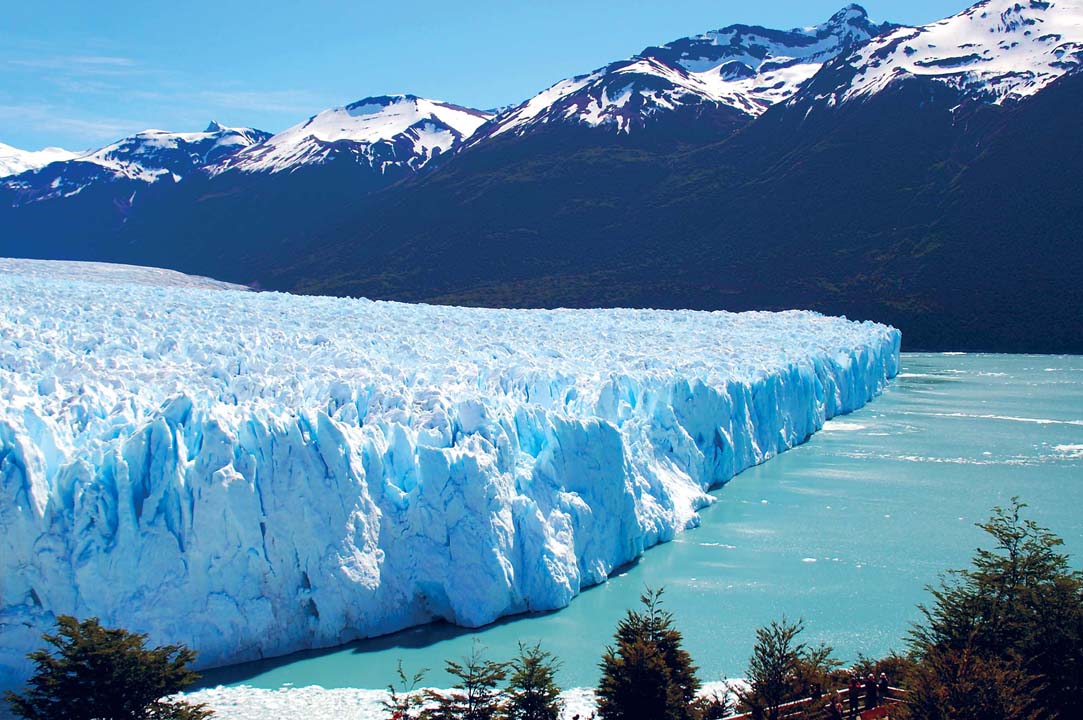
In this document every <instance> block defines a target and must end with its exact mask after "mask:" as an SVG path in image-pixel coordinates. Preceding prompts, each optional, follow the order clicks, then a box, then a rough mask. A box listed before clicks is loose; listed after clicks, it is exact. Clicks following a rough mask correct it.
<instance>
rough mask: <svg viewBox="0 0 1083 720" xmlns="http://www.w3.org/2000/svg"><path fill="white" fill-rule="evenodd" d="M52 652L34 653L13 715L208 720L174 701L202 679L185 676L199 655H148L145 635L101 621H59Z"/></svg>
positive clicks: (50, 639) (166, 650)
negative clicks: (172, 698) (105, 625)
mask: <svg viewBox="0 0 1083 720" xmlns="http://www.w3.org/2000/svg"><path fill="white" fill-rule="evenodd" d="M56 624H57V632H56V634H55V635H49V634H45V635H43V636H42V637H43V639H44V640H45V642H46V643H48V644H49V645H51V646H52V649H43V650H38V651H36V652H33V653H30V654H29V655H28V657H29V658H30V659H31V660H33V661H34V664H35V665H36V666H37V670H36V671H35V673H34V675H33V677H31V678H30V680H29V682H28V683H27V690H26V691H25V692H24V693H23V694H22V695H18V694H15V693H13V692H8V693H7V701H8V703H9V704H10V705H11V709H12V711H13V712H14V713H15V714H16V715H17V716H19V717H23V718H28V719H29V720H59V719H60V718H64V719H65V720H203V719H204V718H208V717H210V716H211V712H210V711H209V710H207V709H206V708H205V707H204V706H202V705H192V704H189V703H185V702H179V701H170V700H166V699H165V698H167V697H169V696H171V695H174V694H176V693H178V692H180V691H181V690H183V689H184V688H186V687H188V686H189V685H191V684H192V683H193V682H195V681H196V680H197V679H198V678H199V676H198V675H197V674H196V673H194V672H192V671H191V670H189V669H188V665H189V664H190V663H191V662H193V661H194V660H195V653H194V652H192V651H191V650H189V649H188V648H185V647H183V646H180V645H166V646H164V647H157V648H152V649H147V648H146V640H147V636H146V635H142V634H138V633H131V632H128V631H127V630H121V629H109V628H103V627H102V626H101V624H100V623H99V622H98V619H97V618H90V619H89V620H85V621H83V622H79V621H78V620H76V619H75V618H73V617H71V616H69V615H61V616H60V617H58V618H57V621H56Z"/></svg>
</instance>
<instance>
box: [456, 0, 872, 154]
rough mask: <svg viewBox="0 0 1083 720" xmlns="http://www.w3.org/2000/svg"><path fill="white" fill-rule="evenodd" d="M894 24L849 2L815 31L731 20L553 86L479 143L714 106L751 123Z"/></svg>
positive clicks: (622, 126)
mask: <svg viewBox="0 0 1083 720" xmlns="http://www.w3.org/2000/svg"><path fill="white" fill-rule="evenodd" d="M892 27H894V26H892V25H888V24H884V25H877V24H875V23H873V22H872V21H871V20H869V17H868V14H867V13H866V12H865V10H864V9H863V8H862V7H861V6H859V5H848V6H846V7H844V8H843V9H842V10H840V11H839V12H837V13H835V14H834V15H833V16H832V17H831V18H830V19H829V20H828V21H827V22H825V23H823V24H822V25H816V26H813V27H809V28H795V29H793V30H771V29H768V28H763V27H756V26H748V25H731V26H729V27H726V28H723V29H721V30H714V31H711V32H707V33H704V34H702V35H696V36H694V37H687V38H682V39H680V40H676V41H673V42H671V43H667V44H665V45H662V46H659V47H650V48H647V49H646V50H644V51H643V52H641V53H639V54H638V55H636V56H634V57H632V58H630V59H628V60H624V61H620V62H615V63H611V64H610V65H607V66H606V67H604V68H600V69H598V70H595V71H594V72H593V73H589V74H586V75H581V76H578V77H575V78H570V79H568V80H563V81H561V82H559V83H557V84H555V85H553V86H552V87H550V88H548V89H546V90H544V91H542V92H541V93H539V94H538V95H535V96H534V97H533V98H531V99H530V100H528V101H527V102H525V103H523V104H521V105H519V106H517V107H514V108H512V109H510V110H508V111H506V112H504V113H502V114H501V115H500V116H498V117H497V118H496V119H495V120H494V121H493V123H492V124H490V126H489V128H488V129H487V130H486V131H484V132H483V133H481V134H479V136H478V138H476V139H475V140H473V141H472V144H476V143H479V142H481V140H482V139H483V138H484V137H493V136H497V135H502V134H505V133H511V134H523V133H526V132H529V131H530V130H531V129H532V128H537V127H539V126H542V125H547V124H557V123H573V124H579V125H588V126H594V127H597V126H607V127H612V128H614V129H616V130H617V131H618V132H631V130H632V129H633V128H635V127H638V126H641V125H644V124H646V123H647V122H649V121H650V120H651V119H652V118H655V117H660V116H663V115H665V114H666V113H667V112H671V111H674V110H681V109H687V108H692V109H694V110H695V111H696V112H697V113H698V112H700V111H702V110H703V109H704V108H709V107H713V108H716V109H719V110H723V111H728V112H730V113H732V114H733V115H734V117H743V118H744V119H745V120H747V119H750V118H752V117H756V116H758V115H760V114H761V113H763V112H764V111H765V110H766V109H767V108H768V107H770V106H771V105H774V104H775V103H777V102H780V101H783V100H786V99H787V98H789V97H791V96H792V95H793V94H794V93H795V92H796V91H797V89H798V88H799V87H800V86H801V84H802V83H804V82H805V81H806V80H808V79H809V78H810V77H812V76H813V75H814V74H815V73H816V71H818V70H819V69H820V67H821V66H822V65H823V64H824V63H825V62H827V61H829V60H831V59H833V58H835V57H836V56H837V55H839V54H840V53H843V52H845V51H847V50H849V49H851V48H852V47H853V46H854V45H856V44H859V43H863V42H865V41H867V40H869V39H870V38H872V37H874V36H876V35H879V34H880V33H881V32H885V31H887V30H889V29H891V28H892Z"/></svg>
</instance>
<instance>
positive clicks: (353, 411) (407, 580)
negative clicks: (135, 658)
mask: <svg viewBox="0 0 1083 720" xmlns="http://www.w3.org/2000/svg"><path fill="white" fill-rule="evenodd" d="M92 279H93V276H92V275H89V274H88V276H87V280H88V281H85V282H82V281H74V280H72V279H70V278H64V279H59V278H48V277H41V276H40V273H39V272H37V271H35V272H33V273H30V274H21V273H20V272H18V269H17V268H16V269H13V270H12V271H11V272H4V273H0V296H2V297H4V298H6V299H7V302H6V311H5V312H4V313H2V314H0V578H3V583H0V674H3V675H4V676H5V677H6V680H7V681H8V682H11V681H13V680H17V679H18V678H21V677H24V676H25V673H26V672H27V671H28V670H29V666H28V664H27V662H26V660H25V657H24V655H25V653H26V652H27V651H29V650H31V649H33V648H35V647H36V646H37V645H38V643H39V640H40V633H41V632H43V631H45V630H47V629H49V627H50V625H51V623H52V622H53V619H54V617H55V616H56V615H57V614H58V613H70V614H74V615H77V616H83V617H85V616H98V617H100V618H101V619H102V621H103V622H104V623H105V624H107V625H112V626H122V627H127V628H130V629H132V630H135V631H140V632H148V633H149V634H150V637H151V640H152V641H153V642H156V643H159V642H183V643H185V644H188V645H190V646H192V647H194V648H196V649H197V650H198V651H199V653H200V662H201V663H202V664H204V665H216V664H222V663H228V662H234V661H241V660H248V659H254V658H260V657H269V656H274V655H281V654H284V653H288V652H291V651H294V650H298V649H302V648H309V647H318V646H328V645H335V644H339V643H342V642H346V641H348V640H351V639H355V638H360V637H366V636H373V635H378V634H382V633H388V632H392V631H395V630H399V629H402V628H404V627H408V626H413V625H417V624H421V623H425V622H428V621H431V620H433V619H436V618H443V619H446V620H448V621H450V622H453V623H457V624H460V625H465V626H480V625H483V624H486V623H489V622H492V621H493V620H496V619H497V618H499V617H501V616H503V615H507V614H512V613H520V612H524V611H532V610H550V609H556V608H560V607H564V606H565V605H567V604H568V603H569V602H570V601H571V600H572V598H573V597H575V596H576V595H577V594H578V593H579V592H580V591H581V590H582V589H583V588H585V587H588V586H590V585H593V584H596V583H599V582H601V581H603V580H605V579H606V577H608V575H609V574H610V573H611V572H612V571H613V570H614V569H615V568H617V567H620V566H621V565H623V564H625V563H627V562H629V561H630V560H632V559H634V558H636V557H637V556H639V555H640V554H641V553H643V552H644V550H645V549H646V548H648V547H650V546H652V545H654V544H656V543H659V542H664V541H666V540H670V539H672V538H673V537H674V536H675V535H676V534H677V533H679V532H681V531H682V530H683V529H685V528H687V527H689V526H692V525H695V524H697V523H698V515H697V513H696V511H697V509H698V508H700V507H702V506H704V505H706V504H707V503H709V502H710V501H711V499H710V496H708V495H707V494H706V491H707V490H708V489H710V488H712V487H715V486H717V485H719V484H721V483H723V482H725V481H727V480H728V479H729V478H731V477H732V476H733V475H734V474H736V473H737V472H739V471H741V470H742V469H744V468H747V467H749V466H751V465H754V464H756V463H759V462H762V461H764V460H766V459H768V458H770V457H772V456H774V455H776V454H777V453H779V452H782V451H784V450H786V449H788V448H791V447H793V446H795V445H797V444H798V443H801V442H803V441H804V440H805V439H807V438H808V437H809V435H810V434H812V433H813V432H815V431H816V430H818V429H819V428H821V427H822V426H823V424H824V422H825V421H826V420H828V419H829V418H831V417H833V416H835V415H838V414H840V413H845V412H848V411H851V410H854V409H856V408H858V407H860V406H862V405H863V404H864V403H866V402H867V401H869V400H870V399H871V398H873V397H874V396H875V395H876V394H877V393H878V392H879V391H880V390H881V388H883V386H884V384H885V383H886V382H887V380H888V378H890V377H893V376H894V375H895V374H896V372H897V368H898V362H899V357H898V353H899V341H900V337H899V333H898V332H897V331H896V330H894V329H891V328H888V327H885V326H882V325H877V324H873V323H856V322H850V321H847V320H845V319H842V318H832V317H824V316H821V315H818V314H815V313H810V312H796V311H794V312H785V313H765V312H754V313H743V314H732V313H724V312H715V313H707V312H683V311H652V310H486V309H468V308H452V307H434V306H424V305H405V304H398V303H387V302H370V301H367V300H351V299H342V298H327V297H296V296H291V295H284V294H277V293H248V292H235V291H231V290H207V289H194V288H183V287H150V286H146V285H139V284H128V285H124V286H118V285H116V284H115V280H116V274H112V275H111V278H110V279H111V281H113V282H111V283H110V284H103V283H100V282H92V281H90V280H92ZM4 679H5V678H0V681H2V680H4Z"/></svg>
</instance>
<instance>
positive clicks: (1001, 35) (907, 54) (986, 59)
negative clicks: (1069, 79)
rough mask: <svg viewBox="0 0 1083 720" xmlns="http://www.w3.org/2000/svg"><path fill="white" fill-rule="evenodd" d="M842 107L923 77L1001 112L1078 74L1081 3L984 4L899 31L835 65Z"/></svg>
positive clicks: (834, 97) (1020, 0)
mask: <svg viewBox="0 0 1083 720" xmlns="http://www.w3.org/2000/svg"><path fill="white" fill-rule="evenodd" d="M839 62H840V64H841V65H842V66H849V67H850V68H852V71H853V72H852V73H846V74H845V75H844V77H848V76H850V75H852V76H853V77H852V79H848V80H847V81H846V82H845V84H843V85H841V86H839V87H838V88H835V89H834V91H832V92H828V93H823V92H821V93H820V98H821V99H823V98H825V97H830V98H831V101H833V102H845V101H847V100H852V99H855V98H864V97H868V96H871V95H874V94H876V93H878V92H880V91H881V90H883V89H885V88H886V87H888V86H890V85H892V84H894V83H895V82H897V81H899V80H902V79H906V78H911V77H925V78H930V79H932V80H934V81H936V82H940V83H943V84H945V85H948V86H950V87H953V88H955V89H957V90H959V91H961V92H962V93H963V94H965V95H966V96H968V97H972V98H975V99H979V100H981V101H984V102H991V103H995V104H1000V103H1003V102H1005V101H1016V100H1020V99H1022V98H1025V97H1028V96H1030V95H1033V94H1035V93H1037V92H1038V91H1039V90H1041V89H1042V88H1044V87H1046V86H1047V85H1049V83H1051V82H1053V81H1055V80H1057V79H1058V78H1060V77H1062V76H1064V75H1067V74H1069V73H1073V72H1076V71H1078V70H1079V68H1080V67H1081V66H1083V0H1055V1H1050V2H1044V1H1041V0H985V1H984V2H980V3H978V4H977V5H974V6H973V7H971V8H968V9H967V10H964V11H963V12H961V13H959V14H958V15H954V16H952V17H949V18H947V19H945V20H941V21H939V22H935V23H932V24H929V25H925V26H922V27H901V28H896V29H895V30H893V31H892V32H890V33H887V34H885V35H883V36H881V37H879V38H876V39H875V40H873V41H872V42H870V43H868V44H866V45H864V46H862V47H859V48H857V49H856V50H855V51H854V52H853V53H851V54H850V55H848V56H845V57H844V58H840V61H839Z"/></svg>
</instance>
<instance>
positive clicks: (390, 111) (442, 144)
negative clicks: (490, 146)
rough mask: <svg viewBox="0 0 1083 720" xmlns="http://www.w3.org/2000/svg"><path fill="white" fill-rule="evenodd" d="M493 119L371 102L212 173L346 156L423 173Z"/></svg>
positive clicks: (398, 100) (421, 102) (430, 104)
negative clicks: (436, 158) (431, 163)
mask: <svg viewBox="0 0 1083 720" xmlns="http://www.w3.org/2000/svg"><path fill="white" fill-rule="evenodd" d="M489 117H490V116H489V115H488V114H487V113H484V112H482V111H480V110H472V109H469V108H464V107H459V106H458V105H451V104H449V103H444V102H440V101H437V100H426V99H424V98H419V97H415V96H413V95H392V96H383V97H371V98H365V99H364V100H360V101H358V102H356V103H353V104H351V105H347V106H345V107H339V108H331V109H330V110H324V111H323V112H321V113H319V114H318V115H314V116H313V117H311V118H309V119H308V120H306V121H305V122H303V123H300V124H298V125H294V126H293V127H291V128H289V129H287V130H284V131H283V132H280V133H278V134H277V135H275V136H273V137H271V138H269V139H267V140H266V141H264V142H262V143H259V144H258V145H253V146H252V147H249V148H246V149H245V150H244V151H242V152H240V153H238V154H237V155H235V156H234V157H231V158H229V159H228V160H226V161H224V162H222V163H220V164H218V165H217V166H215V167H212V168H209V169H208V172H210V173H211V174H219V173H222V172H225V171H227V170H231V169H236V170H241V171H243V172H271V173H277V172H283V171H289V172H292V171H295V170H297V169H299V168H301V167H304V166H308V165H322V164H324V163H327V162H330V161H331V160H334V159H336V158H341V157H346V158H350V159H351V160H353V161H354V162H359V163H363V164H367V165H370V166H372V167H373V168H374V169H376V170H377V171H379V172H381V173H383V172H387V171H388V170H389V169H390V168H392V167H400V168H407V169H410V170H418V169H420V168H421V167H423V166H425V165H426V164H428V163H429V162H431V161H432V160H433V158H435V157H438V156H439V155H441V154H443V153H447V152H450V151H453V150H455V149H456V148H458V147H459V145H460V144H461V143H462V142H463V141H464V140H465V139H466V138H469V137H470V136H471V135H473V134H474V132H475V131H476V130H477V129H478V128H479V127H481V125H482V124H484V123H485V122H486V121H487V120H488V119H489Z"/></svg>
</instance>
